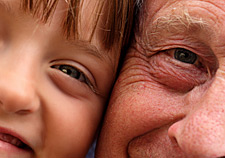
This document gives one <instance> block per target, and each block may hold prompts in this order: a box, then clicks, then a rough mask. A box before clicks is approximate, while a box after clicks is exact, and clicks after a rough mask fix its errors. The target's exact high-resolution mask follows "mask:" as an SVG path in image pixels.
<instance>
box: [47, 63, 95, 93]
mask: <svg viewBox="0 0 225 158" xmlns="http://www.w3.org/2000/svg"><path fill="white" fill-rule="evenodd" d="M51 68H54V69H58V70H59V71H61V72H62V73H64V74H66V75H68V76H70V77H71V78H74V79H76V80H78V81H80V82H83V83H85V84H86V85H88V87H89V88H90V89H91V90H92V91H93V92H94V93H97V91H96V88H95V87H94V86H93V84H92V83H91V81H90V79H89V78H88V77H87V76H86V75H85V74H84V73H83V72H82V71H81V70H79V69H78V68H76V67H74V66H71V65H66V64H60V65H52V66H51Z"/></svg>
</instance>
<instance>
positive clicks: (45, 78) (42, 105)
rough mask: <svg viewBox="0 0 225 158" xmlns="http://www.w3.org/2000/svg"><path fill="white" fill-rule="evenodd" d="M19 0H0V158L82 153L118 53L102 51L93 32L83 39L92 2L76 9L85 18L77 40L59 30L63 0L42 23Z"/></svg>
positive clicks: (56, 157)
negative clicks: (90, 40)
mask: <svg viewBox="0 0 225 158" xmlns="http://www.w3.org/2000/svg"><path fill="white" fill-rule="evenodd" d="M86 2H91V3H92V2H95V0H90V1H89V0H86ZM19 3H20V1H19V0H0V76H1V77H0V157H1V158H72V157H75V158H78V157H79V158H81V157H84V156H85V154H86V152H87V150H88V148H89V145H90V144H91V142H92V141H93V138H94V136H95V132H96V129H97V126H98V124H99V121H100V119H101V116H102V112H103V109H104V106H105V101H106V99H107V95H108V93H109V90H110V87H111V86H112V82H113V79H114V73H115V69H116V67H117V64H116V63H117V62H118V59H115V58H114V57H113V56H114V55H113V53H114V54H115V53H119V52H113V51H112V52H106V51H105V50H104V49H103V48H102V47H101V46H100V44H99V43H100V41H99V39H98V38H97V36H95V35H94V36H93V37H94V38H93V40H92V42H91V43H90V42H85V40H86V41H87V40H88V39H86V38H87V37H88V34H90V29H89V28H88V22H89V19H90V15H93V13H91V6H93V5H92V4H91V3H90V4H89V5H87V7H85V5H86V4H84V7H83V10H82V12H84V13H85V14H84V16H83V17H85V18H87V19H82V20H83V21H82V22H81V26H82V27H81V29H80V38H81V40H80V41H73V40H70V41H68V40H66V38H65V37H64V36H63V30H62V27H61V24H62V23H61V22H62V18H64V13H65V12H66V9H65V7H64V6H66V3H65V1H62V0H60V3H59V4H58V6H57V9H56V12H55V14H54V16H53V18H52V20H51V23H49V22H48V23H46V24H44V23H41V22H39V21H38V19H36V18H34V17H33V16H32V15H31V14H30V13H29V12H28V13H24V12H23V11H22V10H21V8H20V4H19ZM5 5H7V7H6V6H5ZM86 20H87V21H86ZM114 50H116V49H114Z"/></svg>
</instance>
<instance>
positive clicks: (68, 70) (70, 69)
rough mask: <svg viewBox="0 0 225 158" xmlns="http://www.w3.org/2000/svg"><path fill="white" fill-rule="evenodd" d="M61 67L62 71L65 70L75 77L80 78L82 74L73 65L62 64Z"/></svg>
mask: <svg viewBox="0 0 225 158" xmlns="http://www.w3.org/2000/svg"><path fill="white" fill-rule="evenodd" d="M59 69H60V70H61V71H62V72H64V73H66V74H68V75H70V76H71V77H73V78H79V77H80V75H81V74H80V72H79V71H77V70H76V69H74V68H73V67H71V66H67V65H61V66H60V67H59Z"/></svg>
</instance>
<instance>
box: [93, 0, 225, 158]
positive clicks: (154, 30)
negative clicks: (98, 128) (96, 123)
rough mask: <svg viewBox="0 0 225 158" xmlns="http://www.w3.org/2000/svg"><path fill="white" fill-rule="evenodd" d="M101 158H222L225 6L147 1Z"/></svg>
mask: <svg viewBox="0 0 225 158" xmlns="http://www.w3.org/2000/svg"><path fill="white" fill-rule="evenodd" d="M139 18H140V20H139V22H140V24H139V27H138V29H136V33H135V42H133V44H132V46H131V47H130V49H129V51H128V53H127V56H126V59H125V62H124V65H123V69H122V71H121V73H120V76H119V79H118V81H117V83H116V85H115V88H114V91H113V94H112V97H111V101H110V105H109V108H108V112H107V114H106V119H105V121H104V126H103V129H102V132H101V136H100V140H99V145H98V148H97V155H96V156H97V158H128V157H129V158H150V157H151V158H169V157H175V158H177V157H194V158H218V157H223V156H225V0H220V1H218V0H191V1H190V0H167V1H165V0H146V1H145V2H144V4H143V7H142V10H141V13H140V17H139Z"/></svg>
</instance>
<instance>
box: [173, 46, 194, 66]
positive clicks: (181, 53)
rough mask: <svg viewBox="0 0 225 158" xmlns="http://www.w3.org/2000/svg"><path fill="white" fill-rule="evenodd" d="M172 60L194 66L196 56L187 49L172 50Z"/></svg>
mask: <svg viewBox="0 0 225 158" xmlns="http://www.w3.org/2000/svg"><path fill="white" fill-rule="evenodd" d="M174 58H175V59H176V60H179V61H181V62H184V63H188V64H194V63H195V62H196V61H197V59H198V56H197V55H196V54H195V53H193V52H191V51H189V50H187V49H183V48H176V49H174Z"/></svg>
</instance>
